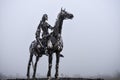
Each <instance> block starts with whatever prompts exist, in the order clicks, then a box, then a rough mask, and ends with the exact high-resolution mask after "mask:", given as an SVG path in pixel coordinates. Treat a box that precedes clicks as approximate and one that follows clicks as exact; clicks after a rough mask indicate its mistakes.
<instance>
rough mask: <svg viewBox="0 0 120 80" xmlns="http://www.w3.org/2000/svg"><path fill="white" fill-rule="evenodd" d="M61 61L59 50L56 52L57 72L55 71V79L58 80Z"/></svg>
mask: <svg viewBox="0 0 120 80" xmlns="http://www.w3.org/2000/svg"><path fill="white" fill-rule="evenodd" d="M59 61H60V53H59V52H57V53H56V67H55V68H56V72H55V79H56V80H58V75H59V74H58V73H59V71H58V69H59Z"/></svg>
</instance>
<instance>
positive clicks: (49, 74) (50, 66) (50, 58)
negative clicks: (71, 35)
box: [47, 53, 52, 80]
mask: <svg viewBox="0 0 120 80" xmlns="http://www.w3.org/2000/svg"><path fill="white" fill-rule="evenodd" d="M48 62H49V65H48V73H47V78H48V80H50V78H51V68H52V54H51V53H50V54H49V58H48Z"/></svg>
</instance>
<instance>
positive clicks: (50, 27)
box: [46, 23, 54, 29]
mask: <svg viewBox="0 0 120 80" xmlns="http://www.w3.org/2000/svg"><path fill="white" fill-rule="evenodd" d="M46 24H47V27H48V28H49V29H54V27H52V26H51V25H49V24H48V23H46Z"/></svg>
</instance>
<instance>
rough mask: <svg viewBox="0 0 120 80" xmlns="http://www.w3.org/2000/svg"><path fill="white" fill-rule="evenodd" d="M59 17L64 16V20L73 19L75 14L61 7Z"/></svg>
mask: <svg viewBox="0 0 120 80" xmlns="http://www.w3.org/2000/svg"><path fill="white" fill-rule="evenodd" d="M58 17H59V18H62V19H63V20H66V19H72V18H73V17H74V16H73V14H71V13H69V12H67V11H66V10H65V9H64V10H63V9H62V8H61V11H60V13H59V15H58Z"/></svg>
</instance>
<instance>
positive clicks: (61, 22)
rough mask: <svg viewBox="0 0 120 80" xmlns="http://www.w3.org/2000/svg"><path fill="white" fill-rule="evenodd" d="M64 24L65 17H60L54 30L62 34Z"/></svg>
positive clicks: (55, 32)
mask: <svg viewBox="0 0 120 80" xmlns="http://www.w3.org/2000/svg"><path fill="white" fill-rule="evenodd" d="M62 25H63V19H61V18H58V19H57V20H56V24H55V26H54V27H55V28H54V31H53V32H54V34H55V35H58V34H61V32H62Z"/></svg>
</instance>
